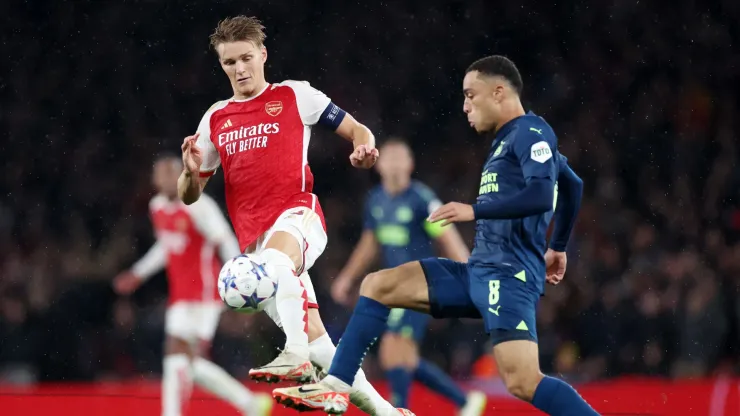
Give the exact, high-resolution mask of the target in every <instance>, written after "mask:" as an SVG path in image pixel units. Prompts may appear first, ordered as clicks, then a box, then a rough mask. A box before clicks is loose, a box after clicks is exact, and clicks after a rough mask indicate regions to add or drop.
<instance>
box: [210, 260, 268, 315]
mask: <svg viewBox="0 0 740 416" xmlns="http://www.w3.org/2000/svg"><path fill="white" fill-rule="evenodd" d="M270 270H271V268H270V267H269V265H268V264H266V263H265V262H264V261H263V260H262V259H261V258H260V257H259V256H257V255H255V254H240V255H238V256H236V257H234V258H233V259H231V260H229V261H227V262H226V263H225V264H224V266H223V267H222V268H221V272H220V273H219V275H218V294H219V296H221V300H223V301H224V303H225V304H226V306H228V307H229V308H231V309H236V310H237V311H239V312H244V313H256V312H259V311H261V310H262V309H263V308H264V303H265V301H266V300H268V299H270V298H271V297H273V296H274V295H275V290H277V282H276V281H274V280H273V278H272V276H271V273H270Z"/></svg>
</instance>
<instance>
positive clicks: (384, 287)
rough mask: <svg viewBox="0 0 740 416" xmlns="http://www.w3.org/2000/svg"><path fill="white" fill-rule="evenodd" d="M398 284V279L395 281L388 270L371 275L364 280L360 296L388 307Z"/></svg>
mask: <svg viewBox="0 0 740 416" xmlns="http://www.w3.org/2000/svg"><path fill="white" fill-rule="evenodd" d="M396 284H397V279H393V278H392V275H391V273H389V272H387V271H386V270H380V271H378V272H374V273H370V274H369V275H367V276H365V278H364V279H363V280H362V285H360V295H361V296H365V297H368V298H370V299H374V300H376V301H378V302H380V303H382V304H386V305H387V304H388V302H389V297H390V295H391V294H392V293H393V291H394V290H395V288H396Z"/></svg>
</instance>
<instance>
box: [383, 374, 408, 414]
mask: <svg viewBox="0 0 740 416" xmlns="http://www.w3.org/2000/svg"><path fill="white" fill-rule="evenodd" d="M385 377H386V378H387V379H388V383H389V384H390V385H391V404H392V405H393V406H395V407H404V408H406V407H408V404H409V390H410V389H411V372H409V370H407V369H405V368H403V367H396V368H391V369H390V370H388V371H386V373H385Z"/></svg>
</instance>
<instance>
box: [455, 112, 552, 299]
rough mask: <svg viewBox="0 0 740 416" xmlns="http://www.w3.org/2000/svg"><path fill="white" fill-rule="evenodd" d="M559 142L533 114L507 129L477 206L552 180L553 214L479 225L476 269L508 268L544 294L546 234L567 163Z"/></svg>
mask: <svg viewBox="0 0 740 416" xmlns="http://www.w3.org/2000/svg"><path fill="white" fill-rule="evenodd" d="M557 144H558V143H557V137H556V136H555V133H554V132H553V130H552V128H551V127H550V125H549V124H547V122H546V121H545V120H544V119H543V118H542V117H539V116H537V115H535V114H534V113H532V112H529V113H527V114H525V115H523V116H521V117H517V118H515V119H514V120H511V121H510V122H508V123H506V124H505V125H504V126H503V127H501V129H499V131H498V132H497V133H496V137H495V138H494V141H493V144H492V146H491V150H490V153H489V154H488V158H487V159H486V162H485V164H484V166H483V173H482V174H481V181H480V187H479V190H478V198H477V203H487V202H493V201H498V200H504V199H507V198H511V197H512V196H513V195H515V194H517V193H518V192H519V191H521V190H522V189H523V188H524V187H525V186H526V185H527V183H528V182H529V181H530V180H531V179H533V178H541V179H547V180H550V181H551V182H552V186H553V187H554V188H555V198H554V200H553V209H551V210H550V211H548V212H546V213H543V214H539V215H532V216H530V217H526V218H516V219H500V220H499V219H497V220H486V219H481V220H477V221H476V232H475V247H474V248H473V252H472V254H471V257H470V260H469V263H470V264H471V265H473V266H483V267H502V266H503V267H507V268H513V269H516V270H521V274H519V275H517V278H519V279H520V280H525V279H526V282H527V284H528V285H532V286H530V287H532V289H536V290H538V291H540V292H543V291H544V280H545V260H544V253H545V250H546V247H547V245H546V244H547V242H546V238H547V236H546V234H547V228H548V225H549V224H550V219H551V218H552V215H553V210H554V208H555V203H556V201H557V177H558V172H559V169H560V166H561V163H565V159H564V158H562V159H561V156H560V154H559V153H558V152H557Z"/></svg>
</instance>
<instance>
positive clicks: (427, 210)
mask: <svg viewBox="0 0 740 416" xmlns="http://www.w3.org/2000/svg"><path fill="white" fill-rule="evenodd" d="M379 150H380V152H381V153H382V154H383V157H382V158H380V159H378V163H377V165H376V169H377V171H378V173H379V174H380V178H381V184H380V185H379V186H377V187H376V188H375V189H373V190H372V191H370V194H369V196H368V198H367V201H366V203H365V210H364V211H365V214H364V216H365V220H364V230H363V232H362V237H361V238H360V241H359V243H358V244H357V247H355V250H354V252H353V253H352V256H351V257H350V259H349V261H348V262H347V264H346V265H345V266H344V268H343V269H342V271H341V272H340V273H339V276H337V279H336V281H335V282H334V285H333V287H332V296H333V297H334V300H336V301H337V302H339V303H341V304H343V305H345V306H349V305H350V304H351V300H352V298H351V296H350V293H351V291H352V288H353V286H354V283H355V282H356V280H357V278H358V277H360V276H362V275H364V273H365V272H366V271H367V269H368V268H369V267H370V265H371V263H372V262H373V261H374V260H375V258H376V256H377V254H378V249H380V251H381V252H382V263H383V266H384V267H396V266H400V265H402V264H404V263H408V262H410V261H413V260H420V259H423V258H427V257H431V256H433V255H434V249H433V247H432V246H433V243H434V242H436V243H437V244H438V245H439V246H440V248H441V251H442V253H444V254H446V255H447V257H449V258H450V259H453V260H455V261H459V262H461V263H464V262H467V261H468V256H469V255H470V252H469V251H468V248H467V247H466V246H465V243H464V242H463V241H462V238H461V237H460V234H459V233H458V232H457V230H456V229H455V227H454V226H451V227H445V228H442V227H440V226H439V224H432V223H430V222H428V221H427V218H428V217H429V215H430V214H431V213H432V212H434V210H435V209H437V208H438V207H440V206H441V205H442V204H441V203H440V202H439V199H437V196H436V195H435V194H434V192H433V191H432V190H431V189H429V188H428V187H427V186H425V185H424V184H422V183H420V182H417V181H413V180H412V179H411V174H412V172H413V171H414V159H413V155H412V153H411V149H410V148H409V146H408V145H407V144H406V143H405V142H403V141H402V140H400V139H396V138H393V139H389V140H388V141H386V142H385V143H384V144H383V145H382V146H380V149H379ZM430 319H431V316H429V315H428V314H425V313H421V312H416V311H412V310H409V309H393V310H391V312H390V316H389V318H388V329H387V331H386V332H385V334H383V338H382V339H381V342H380V364H381V366H382V367H383V369H384V370H385V372H386V378H387V379H388V381H389V383H390V386H391V393H392V399H391V402H393V404H394V405H395V406H398V407H408V394H409V389H410V387H411V381H412V379H417V380H419V381H420V382H421V383H423V384H424V385H426V386H427V387H429V388H430V389H432V390H433V391H436V392H437V393H439V394H441V395H443V396H444V397H446V398H447V399H449V400H451V401H452V402H453V403H455V405H456V406H457V407H458V408H459V409H460V415H462V416H469V415H470V416H473V415H481V414H482V413H483V410H484V409H485V403H486V396H485V395H484V394H483V393H480V392H471V393H470V394H469V395H468V396H467V397H466V395H465V393H463V391H462V390H461V389H460V387H458V386H457V385H456V384H455V382H454V381H453V380H452V379H451V378H450V376H448V375H447V374H445V373H444V372H443V371H442V370H441V369H440V368H438V367H437V366H436V365H434V364H432V363H430V362H428V361H426V360H424V359H420V358H419V346H420V345H421V342H422V340H423V339H424V334H425V333H426V330H427V325H428V324H429V320H430Z"/></svg>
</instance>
